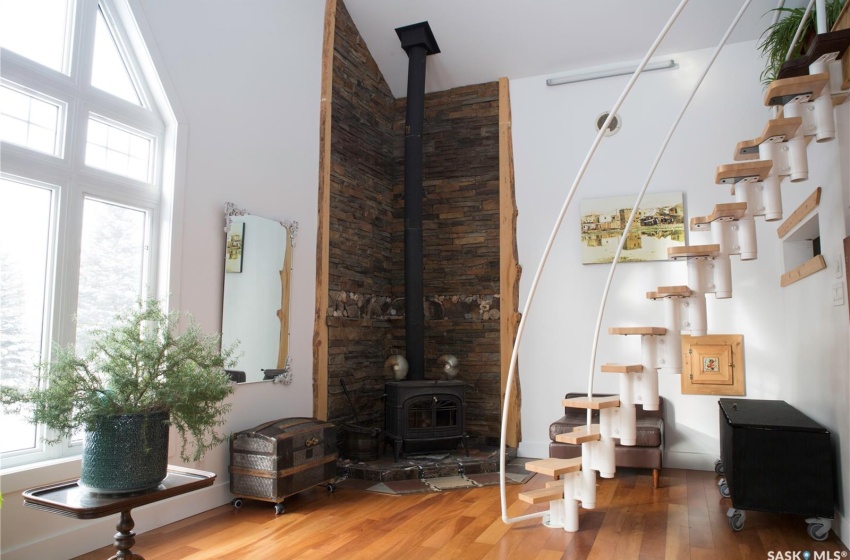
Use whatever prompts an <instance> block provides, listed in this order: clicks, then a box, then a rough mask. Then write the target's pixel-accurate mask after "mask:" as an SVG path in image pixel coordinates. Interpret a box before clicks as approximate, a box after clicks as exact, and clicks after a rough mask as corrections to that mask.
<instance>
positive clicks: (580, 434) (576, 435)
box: [555, 424, 602, 445]
mask: <svg viewBox="0 0 850 560" xmlns="http://www.w3.org/2000/svg"><path fill="white" fill-rule="evenodd" d="M600 439H602V435H601V434H600V433H599V424H591V425H590V428H588V426H587V424H585V425H584V426H578V427H576V428H573V431H572V432H567V433H565V434H558V435H556V436H555V441H557V442H559V443H573V444H576V445H577V444H579V443H584V442H586V441H598V440H600Z"/></svg>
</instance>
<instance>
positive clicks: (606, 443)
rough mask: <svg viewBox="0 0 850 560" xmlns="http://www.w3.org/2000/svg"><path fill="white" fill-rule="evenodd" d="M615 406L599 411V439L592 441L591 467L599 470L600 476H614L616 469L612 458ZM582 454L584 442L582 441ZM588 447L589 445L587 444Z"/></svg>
mask: <svg viewBox="0 0 850 560" xmlns="http://www.w3.org/2000/svg"><path fill="white" fill-rule="evenodd" d="M615 410H617V409H615V408H603V409H602V410H600V411H599V435H600V437H601V439H599V440H598V441H594V442H588V443H592V448H593V450H592V451H591V454H592V458H593V469H594V470H596V471H599V476H601V477H602V478H614V473H615V472H616V470H617V467H616V461H615V458H614V426H613V425H614V416H615V412H614V411H615ZM581 445H582V454H583V453H584V449H585V447H584V446H585V444H584V443H582V444H581ZM588 447H590V445H589V446H588Z"/></svg>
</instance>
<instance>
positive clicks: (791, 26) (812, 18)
mask: <svg viewBox="0 0 850 560" xmlns="http://www.w3.org/2000/svg"><path fill="white" fill-rule="evenodd" d="M843 5H844V0H832V1H830V0H827V2H826V26H827V29H831V28H832V26H833V25H834V24H835V22H836V20H837V19H838V15H839V13H841V7H842V6H843ZM771 11H772V12H780V14H784V17H782V19H780V20H778V21H777V22H776V23H774V24H773V25H771V26H770V27H768V28H767V29H766V30H765V31H764V33H762V36H761V42H760V43H759V45H758V48H759V50H760V51H761V53H762V56H763V57H764V58H766V63H765V68H764V71H762V73H761V76H759V78H760V79H761V83H762V84H764V85H765V86H767V85H769V84H770V83H771V82H773V81H774V80H775V79H776V77H777V76H779V70H780V69H781V68H782V65H783V64H784V63H785V60H786V56H787V55H788V49H789V48H791V41H793V40H794V35H795V34H796V33H797V28H798V27H799V26H800V22H801V21H803V15H804V14H805V13H806V8H805V6H804V7H800V8H785V7H782V8H774V9H773V10H771ZM816 28H817V23H816V15H815V9H814V8H812V11H811V12H810V13H809V17H808V18H807V19H806V22H805V23H804V25H803V30H802V32H801V33H800V39H799V40H798V41H797V44H796V45H795V46H794V50H793V51H792V52H791V56H790V57H788V60H791V59H794V58H798V57H800V56H802V55H803V54H805V52H804V47H805V38H806V37H807V36H808V35H810V34H812V33H815V29H816Z"/></svg>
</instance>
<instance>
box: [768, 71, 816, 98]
mask: <svg viewBox="0 0 850 560" xmlns="http://www.w3.org/2000/svg"><path fill="white" fill-rule="evenodd" d="M828 83H829V73H827V72H822V73H820V74H810V75H807V76H797V77H794V78H784V79H781V80H774V81H773V82H771V84H770V85H769V86H767V91H766V92H765V93H764V104H765V106H767V107H770V106H772V105H785V104H786V103H788V102H790V101H793V100H795V99H798V98H799V100H800V101H807V100H809V99H814V98H815V97H817V96H819V95H820V93H821V91H823V88H824V86H826V85H827V84H828Z"/></svg>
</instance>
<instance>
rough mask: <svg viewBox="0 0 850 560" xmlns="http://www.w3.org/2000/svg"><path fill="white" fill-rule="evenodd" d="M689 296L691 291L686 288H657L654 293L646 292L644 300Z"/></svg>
mask: <svg viewBox="0 0 850 560" xmlns="http://www.w3.org/2000/svg"><path fill="white" fill-rule="evenodd" d="M690 295H691V289H690V288H689V287H687V286H659V287H658V288H656V290H655V291H654V292H646V299H663V298H671V297H689V296H690Z"/></svg>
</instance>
